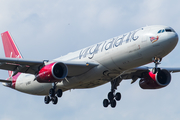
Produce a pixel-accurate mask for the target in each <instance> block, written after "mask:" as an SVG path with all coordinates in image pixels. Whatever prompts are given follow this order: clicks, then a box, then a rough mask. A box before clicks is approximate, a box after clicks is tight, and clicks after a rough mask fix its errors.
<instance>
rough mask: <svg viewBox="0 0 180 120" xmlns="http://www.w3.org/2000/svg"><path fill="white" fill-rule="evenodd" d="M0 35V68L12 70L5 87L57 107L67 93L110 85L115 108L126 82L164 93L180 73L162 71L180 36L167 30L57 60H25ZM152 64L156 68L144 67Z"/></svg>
mask: <svg viewBox="0 0 180 120" xmlns="http://www.w3.org/2000/svg"><path fill="white" fill-rule="evenodd" d="M1 36H2V41H3V46H4V51H5V57H6V58H0V69H3V70H8V73H9V78H7V80H3V79H1V80H0V82H2V83H3V85H4V86H7V87H10V88H13V89H15V90H17V91H20V92H24V93H27V94H32V95H42V96H45V97H44V102H45V104H49V103H50V102H52V103H53V104H57V102H58V97H59V98H60V97H62V94H63V93H64V92H65V91H67V90H71V89H84V88H93V87H97V86H100V85H103V84H105V83H109V82H110V83H111V88H110V92H109V93H108V94H107V98H106V99H104V101H103V106H104V107H108V106H109V105H110V106H111V107H112V108H114V107H116V103H117V101H119V100H120V99H121V94H120V92H116V91H117V87H118V85H119V84H120V83H121V82H122V80H126V79H130V80H132V81H131V83H134V82H136V81H137V80H139V86H140V87H141V88H142V89H159V88H163V87H166V86H167V85H168V84H169V83H170V82H171V72H180V68H159V67H158V65H159V64H160V62H161V61H162V59H163V57H164V56H166V55H168V54H169V53H170V52H171V51H172V50H173V49H174V48H175V46H176V45H177V43H178V35H177V33H176V32H175V31H174V30H173V29H172V28H171V27H167V26H162V25H154V26H146V27H142V28H140V29H137V30H134V31H131V32H129V33H125V34H123V35H120V36H117V37H113V38H111V39H109V40H106V41H103V42H100V43H97V44H95V45H92V46H89V47H86V48H84V49H81V50H78V51H75V52H71V53H68V54H67V55H65V56H62V57H59V58H57V59H54V60H52V61H48V60H44V61H39V60H26V59H24V58H22V55H21V54H20V51H19V50H18V48H17V46H16V45H15V43H14V41H13V39H12V37H11V36H10V34H9V32H8V31H6V32H4V33H2V34H1ZM151 62H154V67H146V66H143V65H145V64H148V63H151Z"/></svg>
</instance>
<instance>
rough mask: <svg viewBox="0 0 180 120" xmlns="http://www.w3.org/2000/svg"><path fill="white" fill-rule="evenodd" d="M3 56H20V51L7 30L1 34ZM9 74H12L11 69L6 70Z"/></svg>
mask: <svg viewBox="0 0 180 120" xmlns="http://www.w3.org/2000/svg"><path fill="white" fill-rule="evenodd" d="M1 37H2V41H3V47H4V52H5V56H6V57H8V58H22V55H21V53H20V51H19V50H18V48H17V46H16V44H15V43H14V41H13V39H12V37H11V35H10V34H9V32H8V31H6V32H4V33H2V34H1ZM8 72H9V76H11V75H12V71H8Z"/></svg>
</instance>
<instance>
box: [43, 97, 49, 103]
mask: <svg viewBox="0 0 180 120" xmlns="http://www.w3.org/2000/svg"><path fill="white" fill-rule="evenodd" d="M44 102H45V104H49V102H50V97H49V96H45V97H44Z"/></svg>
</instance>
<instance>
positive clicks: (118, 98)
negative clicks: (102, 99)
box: [115, 92, 121, 101]
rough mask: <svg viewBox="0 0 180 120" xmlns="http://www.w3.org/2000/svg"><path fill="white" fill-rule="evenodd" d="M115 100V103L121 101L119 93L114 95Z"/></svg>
mask: <svg viewBox="0 0 180 120" xmlns="http://www.w3.org/2000/svg"><path fill="white" fill-rule="evenodd" d="M115 98H116V100H117V101H120V100H121V93H119V92H118V93H116V95H115Z"/></svg>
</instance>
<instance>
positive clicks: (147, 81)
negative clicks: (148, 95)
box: [139, 69, 171, 89]
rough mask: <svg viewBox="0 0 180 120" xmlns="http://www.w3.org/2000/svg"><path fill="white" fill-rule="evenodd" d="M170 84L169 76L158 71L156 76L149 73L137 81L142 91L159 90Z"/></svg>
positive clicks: (162, 71)
mask: <svg viewBox="0 0 180 120" xmlns="http://www.w3.org/2000/svg"><path fill="white" fill-rule="evenodd" d="M170 82H171V74H170V73H169V72H168V71H167V70H164V69H163V70H159V71H158V72H157V73H156V74H153V73H152V72H149V73H147V74H145V75H144V77H143V78H141V80H140V81H139V86H140V87H141V88H142V89H159V88H163V87H165V86H167V85H168V84H169V83H170Z"/></svg>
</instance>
